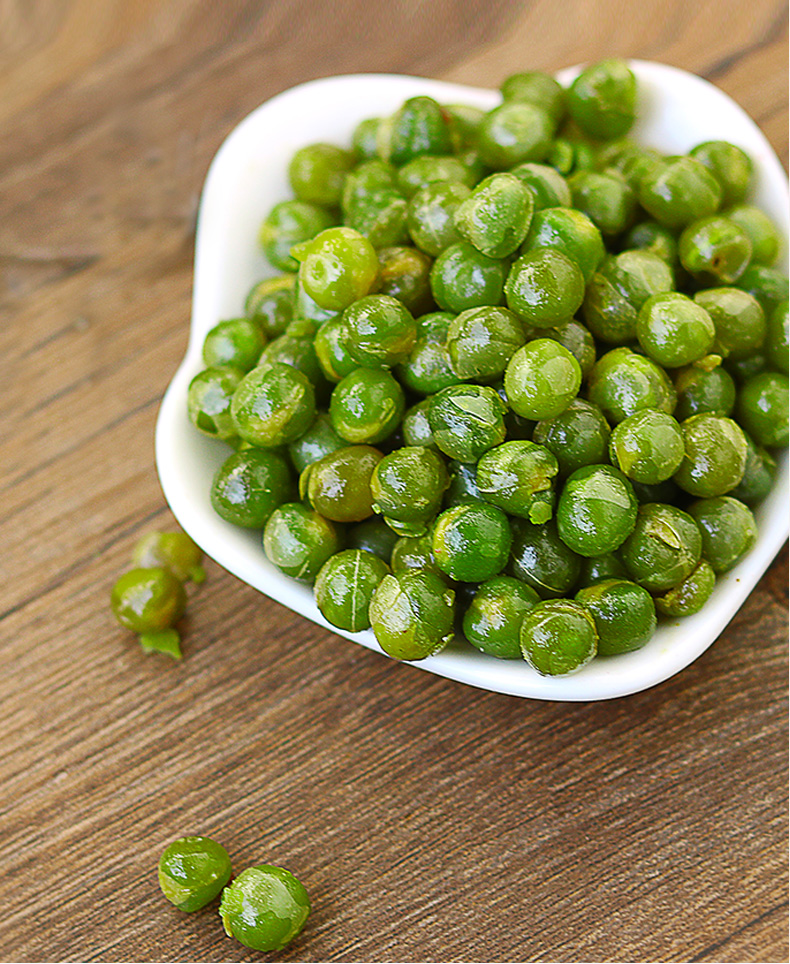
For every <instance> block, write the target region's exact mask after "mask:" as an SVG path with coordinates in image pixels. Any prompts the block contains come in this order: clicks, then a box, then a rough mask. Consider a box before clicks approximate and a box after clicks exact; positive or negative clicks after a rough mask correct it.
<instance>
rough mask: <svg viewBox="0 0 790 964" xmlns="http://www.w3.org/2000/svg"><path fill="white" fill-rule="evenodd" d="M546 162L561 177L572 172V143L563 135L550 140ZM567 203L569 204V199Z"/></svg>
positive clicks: (573, 161)
mask: <svg viewBox="0 0 790 964" xmlns="http://www.w3.org/2000/svg"><path fill="white" fill-rule="evenodd" d="M546 163H547V164H550V165H551V166H552V167H553V168H554V169H555V170H556V172H557V173H558V174H560V175H562V176H563V177H565V176H567V175H568V174H572V173H573V170H574V168H575V167H576V151H575V150H574V145H573V144H572V143H571V142H570V141H569V140H567V139H566V138H564V137H557V138H556V139H555V140H554V141H552V145H551V148H550V150H549V156H548V157H547V158H546ZM568 203H569V204H570V200H569V201H568Z"/></svg>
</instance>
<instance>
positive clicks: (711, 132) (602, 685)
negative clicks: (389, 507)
mask: <svg viewBox="0 0 790 964" xmlns="http://www.w3.org/2000/svg"><path fill="white" fill-rule="evenodd" d="M631 67H632V69H633V71H634V73H635V74H636V77H637V81H638V85H639V114H638V116H639V120H638V122H637V124H636V126H635V128H634V130H633V137H634V138H635V139H636V140H638V141H640V142H641V143H644V144H647V145H651V146H654V147H657V148H659V149H660V150H661V151H663V152H664V153H668V154H672V153H683V152H686V151H688V150H689V149H690V148H692V147H693V146H694V145H695V144H699V143H700V142H702V141H706V140H713V139H724V140H728V141H731V142H733V143H735V144H737V145H739V146H740V147H742V148H743V149H744V150H745V151H746V152H747V153H748V154H749V155H750V157H751V158H752V160H753V161H754V166H755V178H754V203H756V204H757V205H759V206H760V207H761V208H762V209H763V210H764V211H766V212H767V213H768V214H769V215H770V216H771V217H772V218H773V220H774V221H775V222H776V223H777V224H778V225H779V226H780V228H781V230H782V232H783V234H784V236H785V238H786V237H787V233H788V190H787V180H786V176H785V173H784V170H783V169H782V166H781V164H780V163H779V161H778V159H777V157H776V155H775V154H774V152H773V150H772V149H771V146H770V145H769V143H768V141H767V140H766V139H765V137H764V136H763V134H762V132H761V131H760V130H759V128H758V127H757V126H756V125H755V124H754V122H753V121H752V120H751V119H750V118H749V117H748V115H747V114H746V113H745V112H744V111H743V110H742V109H741V108H740V107H739V106H738V105H737V104H736V103H735V102H734V101H733V100H731V99H730V98H729V97H728V96H727V95H726V94H724V93H723V92H722V91H720V90H718V88H716V87H713V86H712V85H711V84H709V83H707V81H704V80H701V79H700V78H699V77H695V76H694V75H692V74H689V73H686V72H685V71H683V70H678V69H676V68H674V67H668V66H665V65H662V64H656V63H649V62H644V61H633V62H632V63H631ZM578 69H579V68H569V69H568V70H564V71H562V72H560V73H559V74H558V75H557V79H558V80H559V81H560V82H561V83H563V84H568V83H570V81H571V80H572V79H573V77H574V76H575V75H576V73H577V72H578ZM419 94H427V95H429V96H431V97H433V98H435V99H436V100H437V101H439V102H440V103H445V104H453V103H466V104H471V105H473V106H476V107H480V108H483V109H485V110H490V109H491V108H492V107H495V106H496V105H497V104H498V103H499V102H500V100H501V97H500V95H499V93H497V92H496V91H493V90H482V89H479V88H474V87H463V86H459V85H457V84H448V83H443V82H441V81H436V80H424V79H422V78H419V77H404V76H397V75H388V74H356V75H350V76H341V77H328V78H326V79H324V80H315V81H311V82H310V83H306V84H302V85H301V86H299V87H294V88H292V89H291V90H287V91H285V92H284V93H282V94H278V95H277V96H276V97H273V98H272V99H271V100H269V101H267V102H266V103H265V104H263V105H262V106H261V107H259V108H257V109H256V110H254V111H253V112H252V113H251V114H250V115H249V116H248V117H246V118H245V119H244V120H243V121H242V122H241V123H240V124H239V125H238V127H236V128H235V129H234V130H233V131H232V133H231V134H230V135H229V136H228V138H227V139H226V140H225V142H224V143H223V145H222V147H221V148H220V149H219V151H218V152H217V155H216V157H215V158H214V161H213V162H212V164H211V168H210V170H209V173H208V176H207V178H206V184H205V187H204V190H203V195H202V199H201V204H200V213H199V218H198V229H197V246H196V257H195V282H194V293H193V303H192V324H191V330H190V335H189V345H188V348H187V352H186V356H185V357H184V360H183V361H182V363H181V365H180V366H179V368H178V371H177V372H176V374H175V376H174V378H173V380H172V382H171V383H170V386H169V387H168V389H167V392H166V393H165V396H164V400H163V402H162V406H161V409H160V412H159V418H158V422H157V427H156V464H157V468H158V471H159V476H160V479H161V482H162V488H163V489H164V493H165V497H166V499H167V501H168V503H169V504H170V507H171V509H172V510H173V513H174V515H175V516H176V518H177V519H178V521H179V523H180V524H181V526H182V527H183V528H184V529H185V531H186V532H188V533H189V535H190V536H192V538H193V539H194V540H195V541H196V542H197V543H198V544H199V545H200V546H201V548H202V549H203V550H204V551H205V552H206V553H207V554H208V555H209V556H211V557H212V558H213V559H215V560H216V561H217V562H218V563H219V564H220V565H222V566H224V567H225V569H227V570H229V571H230V572H232V573H233V574H234V575H236V576H238V577H239V578H240V579H243V580H244V581H245V582H246V583H249V585H251V586H254V587H255V588H256V589H259V590H260V591H261V592H262V593H265V594H266V595H267V596H270V597H271V598H272V599H276V600H277V601H278V602H280V603H282V605H284V606H287V607H289V608H290V609H292V610H294V611H295V612H297V613H300V614H301V615H302V616H305V617H307V618H308V619H312V620H313V621H314V622H316V623H318V624H319V625H321V626H325V627H327V628H328V629H330V630H332V632H335V633H339V634H340V635H342V636H346V637H347V638H348V639H351V640H353V641H354V642H356V643H361V644H362V645H363V646H367V647H368V648H369V649H372V650H375V651H377V652H381V650H380V649H379V646H378V644H377V642H376V639H375V637H374V635H373V633H372V632H371V631H370V630H368V631H366V632H362V633H356V634H351V633H347V632H344V631H343V630H338V629H336V628H335V627H333V626H330V624H329V623H327V622H326V620H325V619H324V618H323V616H322V615H321V613H320V612H319V611H318V608H317V607H316V605H315V602H314V600H313V593H312V590H311V589H310V588H308V587H306V586H303V585H301V584H299V583H297V582H295V581H294V580H293V579H290V578H289V577H287V576H285V575H283V574H282V573H281V572H280V571H279V570H277V569H276V568H275V567H274V566H273V565H271V563H269V561H268V560H267V559H266V557H265V555H264V553H263V548H262V544H261V533H260V532H257V531H248V530H244V529H240V528H237V527H235V526H233V525H231V524H229V523H227V522H225V521H223V520H222V519H220V518H219V516H217V515H216V514H215V512H214V511H213V509H212V507H211V502H210V498H209V493H210V488H211V482H212V478H213V476H214V473H215V472H216V470H217V469H218V468H219V466H220V465H221V463H222V462H223V461H224V459H225V458H226V457H227V456H228V454H229V452H230V450H229V449H228V448H227V446H225V445H223V444H222V443H220V442H216V441H214V440H212V439H209V438H207V437H205V436H203V435H201V434H200V433H199V432H198V431H197V430H196V429H195V428H194V427H193V426H192V424H191V423H190V421H189V419H188V418H187V412H186V397H187V388H188V386H189V382H190V380H191V379H192V378H193V376H194V375H195V374H197V372H198V371H200V370H201V369H202V368H203V367H204V366H203V363H202V359H201V348H202V344H203V339H204V337H205V335H206V333H207V332H208V331H209V329H211V328H212V327H213V326H214V325H215V324H216V323H217V322H218V321H219V320H220V319H222V318H232V317H237V316H239V315H242V314H243V305H244V299H245V296H246V294H247V292H248V291H249V289H250V288H251V287H252V285H253V284H254V283H255V282H257V281H259V280H260V279H261V278H264V277H267V276H271V275H272V274H273V273H274V272H273V270H272V269H271V267H269V265H268V264H267V263H266V262H265V260H264V258H263V256H262V254H261V251H260V248H259V246H258V243H257V232H258V228H259V226H260V222H261V220H262V219H263V218H264V217H265V216H266V214H267V213H268V212H269V210H270V208H271V207H272V206H273V205H274V204H275V203H276V202H278V201H282V200H284V199H286V198H287V197H289V196H290V191H289V188H288V182H287V177H286V171H287V167H288V162H289V160H290V158H291V155H292V154H293V153H294V152H295V151H296V150H297V149H298V148H299V147H302V146H303V145H305V144H309V143H314V142H316V141H330V142H334V143H337V144H348V143H350V138H351V134H352V131H353V130H354V127H355V126H356V124H357V123H358V122H359V121H360V120H362V119H363V118H366V117H376V116H381V115H387V114H390V113H392V112H394V111H395V110H396V109H397V108H398V107H399V106H400V105H401V104H402V103H403V101H404V100H406V99H407V98H409V97H414V96H416V95H419ZM783 257H784V254H783ZM756 518H757V525H758V530H759V535H758V539H757V543H756V545H755V546H754V548H753V549H752V550H751V552H750V553H749V554H748V555H747V556H746V557H745V558H744V559H743V560H742V561H741V562H740V563H739V564H738V565H737V566H736V567H735V568H734V569H733V570H732V571H730V572H728V573H727V574H726V575H724V576H722V577H721V578H720V579H719V581H718V584H717V586H716V588H715V590H714V593H713V596H712V597H711V599H710V600H709V602H708V604H707V605H706V606H705V607H704V609H703V610H702V611H701V612H699V613H697V614H696V615H694V616H688V617H686V618H685V619H682V620H674V621H667V622H663V623H662V624H661V625H660V626H659V629H658V631H657V632H656V634H655V635H654V637H653V639H652V640H651V641H650V642H649V643H648V644H647V645H646V646H645V647H644V648H643V649H640V650H638V651H636V652H633V653H627V654H623V655H621V656H614V657H608V658H600V659H594V660H593V661H592V662H591V663H588V664H587V666H585V667H584V668H583V669H581V670H580V671H579V672H577V673H575V674H573V675H569V676H565V677H543V676H540V675H538V673H536V672H535V671H534V670H533V669H532V668H531V667H530V666H529V665H527V664H526V663H525V662H521V661H520V660H498V659H495V658H494V657H491V656H487V655H484V654H483V653H479V652H478V651H477V650H475V649H473V648H472V647H471V646H468V645H466V644H451V645H450V646H449V647H448V648H447V649H445V650H444V651H443V652H442V653H440V654H438V655H436V656H432V657H430V658H429V659H426V660H423V661H421V662H419V663H415V664H414V665H415V666H419V667H420V669H424V670H428V672H431V673H435V674H437V675H439V676H445V677H448V678H449V679H453V680H459V681H461V682H464V683H469V684H471V685H473V686H479V687H482V688H484V689H488V690H493V691H496V692H500V693H507V694H510V695H513V696H527V697H531V698H533V699H543V700H600V699H610V698H612V697H617V696H625V695H627V694H629V693H635V692H638V691H639V690H643V689H647V688H648V687H650V686H654V685H655V684H656V683H660V682H661V681H662V680H665V679H667V678H668V677H669V676H672V675H673V674H674V673H677V672H678V671H679V670H681V669H683V668H684V667H685V666H687V665H688V664H689V663H691V662H692V660H694V659H696V658H697V657H698V656H699V655H700V654H701V653H702V652H703V651H704V650H705V649H707V647H708V646H710V645H711V643H712V642H713V641H714V640H715V639H716V637H717V636H718V635H719V634H720V633H721V631H722V630H723V629H724V627H725V626H726V625H727V623H728V622H729V621H730V620H731V619H732V617H733V615H734V614H735V613H736V612H737V610H738V608H739V607H740V606H741V604H742V603H743V601H744V599H745V598H746V597H747V595H748V594H749V592H750V591H751V590H752V588H753V587H754V585H755V584H756V582H757V580H758V579H759V578H760V576H761V575H762V574H763V572H764V571H765V569H766V568H767V567H768V565H769V564H770V562H771V560H772V559H773V558H774V556H775V555H776V553H777V551H778V550H779V549H780V547H781V546H782V544H783V542H784V540H785V538H786V535H787V531H788V471H787V455H786V453H784V455H783V458H782V461H781V464H780V468H779V473H778V476H777V479H776V482H775V485H774V488H773V490H772V492H771V493H770V495H769V496H768V498H767V499H766V500H765V501H764V502H763V503H762V505H760V507H759V508H758V509H757V511H756Z"/></svg>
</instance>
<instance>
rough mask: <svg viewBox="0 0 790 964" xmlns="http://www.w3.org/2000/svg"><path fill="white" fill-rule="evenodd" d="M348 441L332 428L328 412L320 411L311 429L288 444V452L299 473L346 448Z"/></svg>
mask: <svg viewBox="0 0 790 964" xmlns="http://www.w3.org/2000/svg"><path fill="white" fill-rule="evenodd" d="M347 444H348V443H347V442H346V440H345V439H342V438H341V437H340V436H339V435H338V434H337V432H336V431H335V430H334V429H333V428H332V421H331V419H330V418H329V414H328V413H327V412H319V413H318V415H317V416H316V419H315V421H314V422H313V424H312V425H311V426H310V428H309V429H307V431H306V432H305V433H304V434H303V435H300V436H299V438H298V439H295V440H294V441H293V442H291V443H290V445H289V446H288V454H289V455H290V457H291V462H292V463H293V466H294V468H295V469H296V471H297V472H298V473H301V472H303V471H304V470H305V469H306V468H307V466H308V465H310V464H312V463H313V462H317V461H318V460H319V459H321V458H323V457H324V456H325V455H328V454H329V453H330V452H336V451H337V450H338V449H342V448H345V446H346V445H347Z"/></svg>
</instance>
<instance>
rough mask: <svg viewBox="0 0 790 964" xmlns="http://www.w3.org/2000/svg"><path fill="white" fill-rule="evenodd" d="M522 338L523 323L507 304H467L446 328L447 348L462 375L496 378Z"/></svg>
mask: <svg viewBox="0 0 790 964" xmlns="http://www.w3.org/2000/svg"><path fill="white" fill-rule="evenodd" d="M525 341H526V337H525V335H524V326H523V325H522V323H521V321H520V320H519V319H518V317H517V316H516V315H515V314H513V312H512V311H508V309H507V308H499V307H484V308H469V309H468V310H467V311H462V312H461V314H460V315H458V316H457V317H455V318H454V319H453V320H452V321H451V322H450V324H449V326H448V329H447V350H448V351H449V353H450V359H451V362H452V367H453V370H454V371H455V372H456V373H457V375H458V376H459V378H461V379H468V378H475V379H478V380H480V381H484V380H488V379H492V378H496V376H497V375H501V374H502V373H503V372H504V370H505V368H506V367H507V364H508V362H509V361H510V359H511V358H512V357H513V354H514V352H515V351H516V350H517V349H518V348H520V347H521V346H522V345H523V344H524V342H525Z"/></svg>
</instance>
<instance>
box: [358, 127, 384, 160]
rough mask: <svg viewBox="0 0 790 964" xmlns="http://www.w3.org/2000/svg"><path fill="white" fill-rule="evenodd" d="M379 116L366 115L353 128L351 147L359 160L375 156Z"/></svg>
mask: <svg viewBox="0 0 790 964" xmlns="http://www.w3.org/2000/svg"><path fill="white" fill-rule="evenodd" d="M380 124H381V118H380V117H366V118H365V120H361V121H360V122H359V123H358V124H357V126H356V127H355V128H354V133H353V134H352V135H351V147H352V148H353V150H354V154H355V156H356V158H357V160H359V161H369V160H371V159H372V158H375V157H376V148H377V144H378V132H379V125H380Z"/></svg>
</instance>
